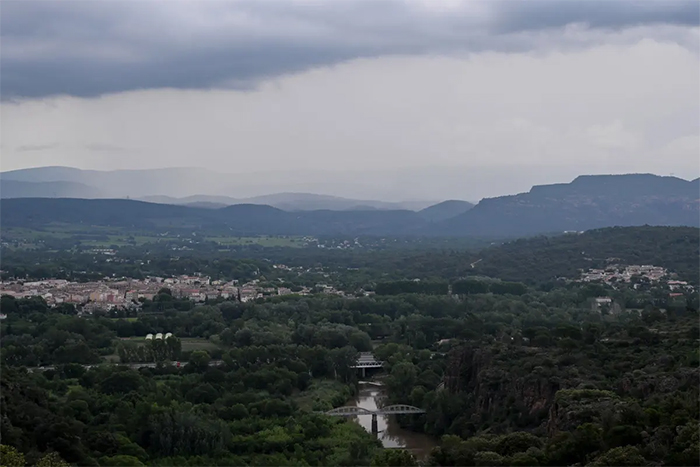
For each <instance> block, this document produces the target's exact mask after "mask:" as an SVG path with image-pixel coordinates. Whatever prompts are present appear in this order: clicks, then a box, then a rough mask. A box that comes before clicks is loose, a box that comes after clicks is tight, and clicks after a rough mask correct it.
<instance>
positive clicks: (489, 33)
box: [0, 0, 700, 100]
mask: <svg viewBox="0 0 700 467" xmlns="http://www.w3.org/2000/svg"><path fill="white" fill-rule="evenodd" d="M699 21H700V2H697V1H696V0H688V1H679V0H641V1H633V0H615V1H609V0H568V1H560V2H555V1H551V0H527V1H524V2H520V1H513V0H492V1H488V2H487V1H481V0H471V1H459V0H457V1H455V0H450V1H437V0H434V1H432V0H423V1H418V0H413V1H399V0H389V1H371V2H370V1H356V0H334V1H329V2H308V1H299V0H287V1H281V0H266V1H259V0H233V1H226V2H218V1H217V2H182V1H168V2H164V1H159V2H156V1H149V0H146V1H138V2H135V1H127V2H125V1H121V0H120V1H112V0H103V1H81V0H78V1H39V0H21V1H19V0H6V1H4V2H3V4H2V15H1V16H0V34H1V35H2V53H1V54H0V67H1V68H0V70H1V73H2V89H1V93H2V98H3V99H5V100H6V99H12V98H42V97H46V96H52V95H57V94H68V95H73V96H81V97H93V96H98V95H103V94H109V93H116V92H124V91H132V90H141V89H158V88H177V89H211V88H218V89H224V88H233V89H251V88H254V87H255V86H256V85H257V84H258V83H259V82H260V80H262V79H265V78H270V77H275V76H279V75H284V74H288V73H294V72H301V71H304V70H308V69H310V68H314V67H318V66H330V65H335V64H338V63H342V62H345V61H348V60H352V59H358V58H373V57H382V56H390V55H459V54H464V53H482V52H486V51H495V52H528V51H542V52H549V51H551V50H567V49H576V48H581V47H590V46H593V45H600V43H601V42H600V41H601V38H602V37H603V36H606V37H607V36H609V35H610V32H611V31H613V32H619V31H621V30H626V31H628V32H627V33H626V34H615V37H616V38H617V40H621V41H630V42H634V41H637V40H639V39H640V38H641V37H649V36H653V37H654V38H657V39H660V40H664V41H669V42H674V43H677V44H680V45H681V46H683V47H686V48H689V49H691V50H693V51H694V53H697V34H696V31H695V28H696V27H697V26H698V24H699ZM651 26H654V27H653V28H651ZM562 28H563V33H562V34H558V35H557V40H556V41H551V40H550V39H551V37H552V34H551V30H552V29H562ZM635 31H636V32H635Z"/></svg>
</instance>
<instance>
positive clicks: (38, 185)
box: [0, 180, 104, 199]
mask: <svg viewBox="0 0 700 467" xmlns="http://www.w3.org/2000/svg"><path fill="white" fill-rule="evenodd" d="M103 197H104V195H103V193H102V192H101V191H100V190H99V189H98V188H95V187H92V186H88V185H85V184H83V183H77V182H23V181H16V180H0V198H88V199H89V198H103Z"/></svg>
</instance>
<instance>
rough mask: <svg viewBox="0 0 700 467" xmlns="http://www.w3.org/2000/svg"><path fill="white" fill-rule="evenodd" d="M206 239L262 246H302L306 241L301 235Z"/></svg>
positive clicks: (232, 243) (231, 243)
mask: <svg viewBox="0 0 700 467" xmlns="http://www.w3.org/2000/svg"><path fill="white" fill-rule="evenodd" d="M205 239H206V240H208V241H212V242H216V243H219V244H221V245H260V246H262V247H288V248H301V247H302V246H304V241H303V240H302V239H301V238H300V237H270V236H265V235H263V236H260V237H205Z"/></svg>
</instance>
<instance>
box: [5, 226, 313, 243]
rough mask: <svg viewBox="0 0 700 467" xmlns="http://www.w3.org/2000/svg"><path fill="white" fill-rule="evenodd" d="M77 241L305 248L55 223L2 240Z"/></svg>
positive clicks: (10, 232)
mask: <svg viewBox="0 0 700 467" xmlns="http://www.w3.org/2000/svg"><path fill="white" fill-rule="evenodd" d="M57 240H58V241H74V242H75V244H76V245H77V244H78V242H79V244H80V245H81V246H82V247H91V248H110V247H114V246H116V247H123V246H137V245H145V244H148V243H157V242H187V243H189V242H194V243H202V242H214V243H218V244H219V245H222V246H242V245H258V246H262V247H290V248H300V247H303V246H304V241H303V239H302V238H301V237H290V236H281V237H275V236H267V235H262V236H257V237H235V236H225V235H216V234H215V235H207V233H206V232H204V233H198V235H196V236H192V237H190V236H183V235H178V234H174V233H170V232H162V233H158V234H156V233H151V232H141V233H126V232H124V231H122V230H121V229H119V228H112V227H100V226H91V227H90V228H88V229H86V228H84V227H76V226H70V225H62V224H53V225H47V226H46V227H44V228H42V229H40V230H39V229H27V228H21V227H10V228H7V229H3V232H2V241H3V242H7V243H10V244H11V247H15V248H37V247H40V246H41V245H42V243H45V242H50V241H57Z"/></svg>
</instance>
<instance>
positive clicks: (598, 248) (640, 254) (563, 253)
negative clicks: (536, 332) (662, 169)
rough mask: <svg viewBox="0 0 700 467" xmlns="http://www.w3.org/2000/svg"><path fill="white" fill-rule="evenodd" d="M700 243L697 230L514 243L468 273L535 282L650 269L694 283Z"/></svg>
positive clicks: (608, 232)
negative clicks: (617, 268) (586, 272)
mask: <svg viewBox="0 0 700 467" xmlns="http://www.w3.org/2000/svg"><path fill="white" fill-rule="evenodd" d="M699 240H700V230H699V229H698V228H694V227H649V226H644V227H615V228H606V229H596V230H590V231H587V232H585V233H583V234H567V235H559V236H556V237H534V238H528V239H519V240H514V241H511V242H508V243H505V244H503V245H500V246H496V247H492V248H488V249H486V250H483V251H482V252H480V253H479V254H478V255H477V256H478V259H480V260H481V261H479V262H478V263H476V264H475V266H474V268H471V269H472V271H471V273H472V274H484V275H489V276H494V277H501V278H503V279H506V280H516V281H523V282H537V281H547V280H554V279H556V278H557V277H566V278H576V277H578V276H579V270H581V269H589V268H599V267H605V266H606V265H608V264H610V263H622V264H652V265H655V266H662V267H666V268H669V269H670V270H671V272H676V273H678V274H680V275H681V277H682V278H683V279H686V280H691V281H693V282H694V283H697V282H698V274H699V272H698V257H700V249H699V248H700V242H699ZM613 258H614V259H613Z"/></svg>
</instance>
